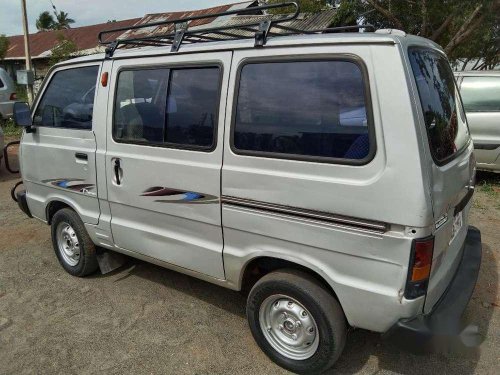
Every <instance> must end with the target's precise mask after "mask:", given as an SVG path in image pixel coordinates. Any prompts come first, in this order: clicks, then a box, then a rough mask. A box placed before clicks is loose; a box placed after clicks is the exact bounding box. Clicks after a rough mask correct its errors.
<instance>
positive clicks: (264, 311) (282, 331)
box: [259, 294, 319, 360]
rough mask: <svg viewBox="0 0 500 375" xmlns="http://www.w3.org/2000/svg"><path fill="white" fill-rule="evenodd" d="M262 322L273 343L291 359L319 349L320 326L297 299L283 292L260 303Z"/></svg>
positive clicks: (306, 356)
mask: <svg viewBox="0 0 500 375" xmlns="http://www.w3.org/2000/svg"><path fill="white" fill-rule="evenodd" d="M259 322H260V328H261V330H262V332H263V333H264V337H265V338H266V340H267V341H268V342H269V344H271V346H272V347H273V348H274V349H275V350H276V351H277V352H278V353H280V354H281V355H283V356H285V357H287V358H290V359H294V360H304V359H307V358H310V357H312V356H313V355H314V353H315V352H316V350H317V349H318V346H319V332H318V326H317V325H316V322H315V321H314V318H313V316H312V315H311V313H310V312H309V311H308V310H307V309H306V308H305V307H304V306H302V305H301V304H300V303H299V302H298V301H297V300H295V299H294V298H291V297H288V296H285V295H282V294H276V295H273V296H270V297H267V298H266V299H265V300H264V302H262V305H261V306H260V310H259Z"/></svg>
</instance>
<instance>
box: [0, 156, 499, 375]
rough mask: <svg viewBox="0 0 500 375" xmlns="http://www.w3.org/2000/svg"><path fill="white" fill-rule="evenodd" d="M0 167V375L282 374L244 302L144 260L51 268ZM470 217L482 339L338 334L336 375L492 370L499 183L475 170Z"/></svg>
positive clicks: (44, 233) (475, 314)
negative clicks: (477, 247) (418, 340)
mask: <svg viewBox="0 0 500 375" xmlns="http://www.w3.org/2000/svg"><path fill="white" fill-rule="evenodd" d="M18 179H19V176H17V175H11V174H9V173H8V172H7V171H6V170H5V166H4V162H3V161H2V167H1V170H0V374H34V373H37V374H52V373H63V374H72V373H75V374H76V373H78V374H95V373H104V372H106V373H108V374H125V373H127V374H159V373H162V374H255V373H258V374H283V373H286V371H284V370H282V369H280V368H279V367H277V366H276V365H274V364H273V363H272V362H271V361H270V360H268V359H267V357H266V356H265V355H264V354H263V353H262V352H261V351H260V349H259V348H258V347H257V346H256V344H255V343H254V341H253V338H252V336H251V334H250V331H249V329H248V327H247V323H246V319H245V315H244V311H245V299H244V297H242V296H241V295H240V294H239V293H235V292H232V291H229V290H226V289H223V288H220V287H217V286H214V285H212V284H209V283H206V282H203V281H199V280H197V279H193V278H190V277H188V276H184V275H181V274H178V273H175V272H172V271H169V270H166V269H163V268H160V267H157V266H154V265H152V264H148V263H144V262H141V261H138V260H134V259H128V260H127V264H126V265H125V266H124V267H122V268H120V269H119V270H117V271H115V272H113V273H111V274H108V275H100V274H96V275H94V276H91V277H87V278H83V279H81V278H76V277H72V276H70V275H69V274H67V273H66V272H65V271H64V270H63V269H62V268H61V267H60V266H59V264H58V262H57V259H56V257H55V255H54V252H53V250H52V245H51V242H50V232H49V227H48V226H45V225H44V224H42V223H40V222H38V221H36V220H33V219H28V218H27V217H26V216H24V214H23V213H22V212H21V211H20V210H19V209H18V207H17V206H16V204H15V203H14V202H13V201H12V200H11V199H10V188H11V186H12V185H13V184H14V183H15V182H16V181H18ZM479 180H480V182H479V186H478V188H477V189H476V190H477V194H476V195H475V197H474V207H473V212H472V217H471V222H472V224H473V225H475V226H477V227H479V229H480V230H481V231H482V240H483V260H482V269H481V274H480V277H479V281H478V284H477V286H476V290H475V292H474V296H473V298H472V301H471V303H470V304H469V307H468V309H467V311H466V315H467V317H468V318H469V319H470V320H471V321H472V322H473V323H475V324H477V325H478V326H479V332H480V334H481V335H482V337H483V338H484V342H483V343H482V345H481V346H480V348H479V349H477V350H475V351H471V352H467V353H447V354H442V353H441V354H433V355H425V356H422V355H413V354H410V353H408V352H405V351H402V350H400V349H399V348H398V347H396V346H395V345H394V344H391V343H388V342H386V341H383V340H381V338H380V335H378V334H375V333H371V332H366V331H363V330H354V331H352V332H350V333H349V337H348V341H347V346H346V348H345V351H344V354H343V355H342V356H341V358H340V360H339V361H338V363H337V364H336V365H335V367H334V369H333V371H332V373H335V374H352V373H360V374H374V373H378V374H395V373H396V374H419V375H420V374H427V373H436V374H454V375H456V374H473V373H474V374H498V373H499V371H500V369H499V363H500V313H499V305H500V302H499V298H498V284H499V281H498V271H499V265H500V260H499V259H500V176H495V175H492V174H485V173H482V174H480V175H479Z"/></svg>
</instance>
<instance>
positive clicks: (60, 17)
mask: <svg viewBox="0 0 500 375" xmlns="http://www.w3.org/2000/svg"><path fill="white" fill-rule="evenodd" d="M54 14H55V16H56V23H55V29H56V30H63V29H69V28H71V26H70V24H72V23H75V20H74V19H72V18H69V14H68V13H66V12H64V11H62V10H61V11H60V12H57V11H54Z"/></svg>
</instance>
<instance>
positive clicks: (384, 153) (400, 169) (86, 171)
mask: <svg viewBox="0 0 500 375" xmlns="http://www.w3.org/2000/svg"><path fill="white" fill-rule="evenodd" d="M410 46H417V47H419V48H429V49H432V50H435V51H438V52H439V53H442V51H441V50H440V47H439V46H437V45H435V44H434V43H432V42H430V41H428V40H426V39H422V38H419V37H415V36H406V35H404V33H402V32H391V31H382V32H377V33H347V34H329V35H315V36H294V37H281V38H271V39H270V40H269V41H268V43H267V44H266V47H265V48H254V45H253V41H249V40H241V41H227V42H214V43H202V44H200V45H192V46H190V45H186V46H183V48H182V49H181V51H180V52H178V53H170V52H169V50H167V49H165V48H141V49H129V50H127V49H125V50H117V51H116V52H115V55H114V57H113V58H112V59H105V58H104V55H94V56H88V57H81V58H77V59H74V60H71V61H69V62H66V63H63V64H60V65H57V66H56V67H55V68H54V69H53V70H52V71H51V72H50V73H49V74H48V75H47V77H46V79H45V82H44V85H43V87H42V89H41V90H40V93H41V94H39V97H38V98H37V101H36V102H35V104H34V109H35V110H36V108H37V105H38V103H39V101H40V98H41V97H42V96H43V93H44V90H45V89H46V87H47V86H48V84H49V83H50V82H51V79H52V77H53V76H54V74H57V73H58V72H60V71H64V70H67V69H73V68H75V67H83V66H97V67H98V69H99V75H98V77H101V73H103V72H107V73H109V84H108V85H107V86H103V85H102V84H101V83H100V81H99V80H98V82H97V91H96V96H95V100H94V106H93V125H92V130H91V131H85V130H78V129H64V128H49V127H37V128H36V132H34V133H25V134H24V135H23V138H22V145H21V152H22V157H21V169H22V176H23V180H24V184H25V186H26V191H27V201H28V205H29V209H30V211H31V213H32V215H33V216H35V217H37V218H38V219H40V220H42V221H44V222H50V217H51V212H52V211H53V209H54V207H55V206H57V205H67V206H69V207H71V208H73V209H74V210H75V211H76V212H77V213H78V214H79V215H80V217H81V218H82V220H83V221H84V223H85V226H86V228H87V230H88V232H89V234H90V236H91V238H92V239H93V241H94V242H95V243H96V244H97V245H99V246H101V247H103V248H106V249H110V250H113V251H117V252H121V253H125V254H128V255H130V256H133V257H137V258H140V259H143V260H146V261H149V262H152V263H156V264H159V265H162V266H164V267H167V268H171V269H174V270H178V271H180V272H184V273H186V274H189V275H192V276H195V277H198V278H201V279H203V280H207V281H210V282H213V283H215V284H218V285H222V286H225V287H227V288H231V289H234V290H239V289H241V288H242V284H243V282H244V278H245V271H246V270H247V267H248V265H249V264H251V263H252V262H253V261H255V260H256V259H262V258H266V259H271V258H274V259H279V260H284V261H288V262H291V263H294V264H297V265H300V266H303V267H306V268H307V269H309V270H311V271H312V272H314V273H315V274H317V275H318V276H319V277H320V278H322V279H323V280H324V281H325V282H326V283H327V284H328V285H329V286H330V287H331V289H332V290H333V292H334V293H335V295H336V296H337V297H338V299H339V301H340V303H341V305H342V308H343V310H344V312H345V315H346V317H347V319H348V321H349V324H350V325H351V326H355V327H360V328H365V329H369V330H372V331H377V332H385V331H387V330H388V329H389V328H390V327H391V326H392V325H394V324H395V322H397V321H398V320H400V319H403V318H411V317H415V316H417V315H419V314H423V313H428V312H430V311H431V310H432V308H433V306H434V305H435V304H436V302H437V301H438V300H439V299H440V297H441V295H442V294H443V292H444V291H445V290H446V288H447V286H448V285H449V284H450V281H451V279H452V277H453V275H454V272H455V270H456V268H457V266H458V263H459V261H460V256H459V254H460V249H461V248H462V246H463V243H464V240H465V237H466V234H467V217H468V213H469V209H470V201H469V202H468V203H467V204H466V206H465V207H464V209H463V225H462V227H461V229H460V230H459V231H458V232H457V233H456V234H455V236H454V237H453V238H452V227H453V218H454V207H455V206H456V205H457V204H458V202H460V201H462V200H463V199H464V197H465V196H466V195H467V193H468V187H469V186H470V183H471V179H472V175H473V168H471V165H470V159H471V155H472V152H473V146H472V142H470V141H468V134H466V135H465V136H466V137H467V139H466V140H465V145H466V146H465V147H464V149H463V150H462V151H461V152H460V153H458V154H457V155H456V157H454V158H453V159H452V160H450V161H448V162H447V163H446V164H444V165H437V164H436V163H435V162H434V161H433V158H432V156H431V154H430V150H429V145H428V141H427V135H426V130H425V127H424V125H423V116H422V111H421V109H420V107H419V104H418V103H419V99H418V92H417V89H416V83H415V79H414V77H413V74H412V73H411V67H410V66H409V63H408V57H407V54H408V47H410ZM316 56H317V57H322V58H325V57H332V58H335V57H336V56H350V57H352V58H355V59H357V60H359V61H360V62H361V64H362V65H363V66H364V69H365V70H366V77H367V86H366V87H367V90H368V94H369V97H370V101H371V102H370V103H369V105H370V107H371V110H372V114H373V127H374V128H373V130H374V133H373V134H374V139H375V142H376V152H374V154H373V155H372V156H373V157H372V158H371V160H370V161H369V162H367V163H365V164H363V165H348V164H335V163H323V162H321V163H320V162H314V161H307V160H290V159H280V158H272V157H258V156H249V155H242V154H238V153H236V152H234V151H233V150H232V148H231V146H230V145H231V131H230V130H231V126H232V124H231V123H232V118H233V111H234V108H235V107H234V104H235V94H234V93H235V87H236V85H237V84H238V79H239V78H238V71H239V67H240V66H241V65H242V64H243V63H245V62H246V61H250V60H252V59H276V58H296V59H314V58H315V57H316ZM200 64H212V65H216V66H219V67H220V68H221V71H222V78H221V90H220V97H219V116H218V122H217V132H216V145H215V147H214V148H213V150H210V151H209V152H197V151H194V150H185V149H177V148H169V147H150V146H145V145H142V144H133V143H121V142H117V141H115V140H114V138H113V132H112V122H113V108H114V107H113V106H114V103H115V95H116V92H117V87H116V85H117V81H118V79H117V77H118V74H119V72H120V71H121V70H123V69H125V68H137V67H157V66H181V67H182V66H193V65H200ZM125 104H126V103H125ZM125 104H123V103H122V104H118V105H125ZM353 112H354V113H353V116H357V114H356V113H357V112H358V111H357V110H354V111H353ZM348 116H349V114H348V113H343V114H342V116H341V118H346V117H348ZM81 153H84V154H86V155H88V158H87V159H86V160H82V159H81V158H78V157H76V155H78V154H81ZM117 159H118V160H120V165H119V168H118V171H119V173H120V174H121V175H119V177H120V178H121V182H120V184H117V180H116V174H115V171H116V169H115V167H116V166H117V165H116V164H115V163H116V160H117ZM75 181H76V182H75ZM82 182H84V184H85V187H84V188H81V186H80V184H81V183H82ZM75 184H76V185H75ZM74 186H77V188H72V187H74ZM148 187H164V188H168V189H175V190H176V191H184V192H185V197H184V198H186V197H189V196H190V195H189V194H190V193H191V192H198V193H202V195H203V197H204V199H205V201H204V202H202V203H203V204H194V203H191V204H188V203H175V204H173V203H171V202H167V203H165V202H159V201H158V200H155V199H154V197H151V196H147V194H145V193H144V192H145V191H146V190H147V188H148ZM181 195H182V194H181ZM198 196H199V194H198ZM184 200H185V199H184ZM54 205H55V206H54ZM429 235H434V236H435V248H434V258H433V264H432V274H431V278H430V282H429V287H428V292H427V296H421V297H419V298H416V299H412V300H408V299H406V298H405V297H404V290H405V285H406V282H407V277H408V268H409V259H410V252H411V247H412V242H413V240H414V239H416V238H424V237H426V236H429Z"/></svg>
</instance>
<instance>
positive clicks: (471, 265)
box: [384, 227, 482, 346]
mask: <svg viewBox="0 0 500 375" xmlns="http://www.w3.org/2000/svg"><path fill="white" fill-rule="evenodd" d="M481 253H482V245H481V232H480V231H479V230H478V229H477V228H475V227H469V229H468V232H467V237H466V239H465V243H464V248H463V251H462V260H461V261H460V265H459V266H458V268H457V271H456V273H455V276H454V277H453V279H452V281H451V283H450V285H449V286H448V289H447V290H446V291H445V292H444V294H443V296H442V297H441V299H440V300H439V301H438V302H437V303H436V305H435V306H434V308H433V310H432V311H431V312H430V313H429V314H426V315H419V316H417V317H415V318H412V319H402V320H400V321H398V322H397V323H396V324H395V325H394V326H393V327H392V328H391V329H389V331H388V332H386V333H385V335H384V336H385V337H387V338H391V339H396V340H398V341H400V342H403V343H404V342H407V343H408V341H412V342H413V344H417V343H419V344H421V343H430V342H432V341H433V340H434V339H439V338H452V337H457V336H458V335H460V334H461V333H462V332H463V331H464V328H465V326H464V324H463V322H462V315H463V312H464V311H465V308H466V307H467V304H468V303H469V300H470V298H471V296H472V292H473V291H474V287H475V285H476V281H477V277H478V275H479V268H480V266H481ZM415 340H417V342H415ZM412 346H413V345H412Z"/></svg>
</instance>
